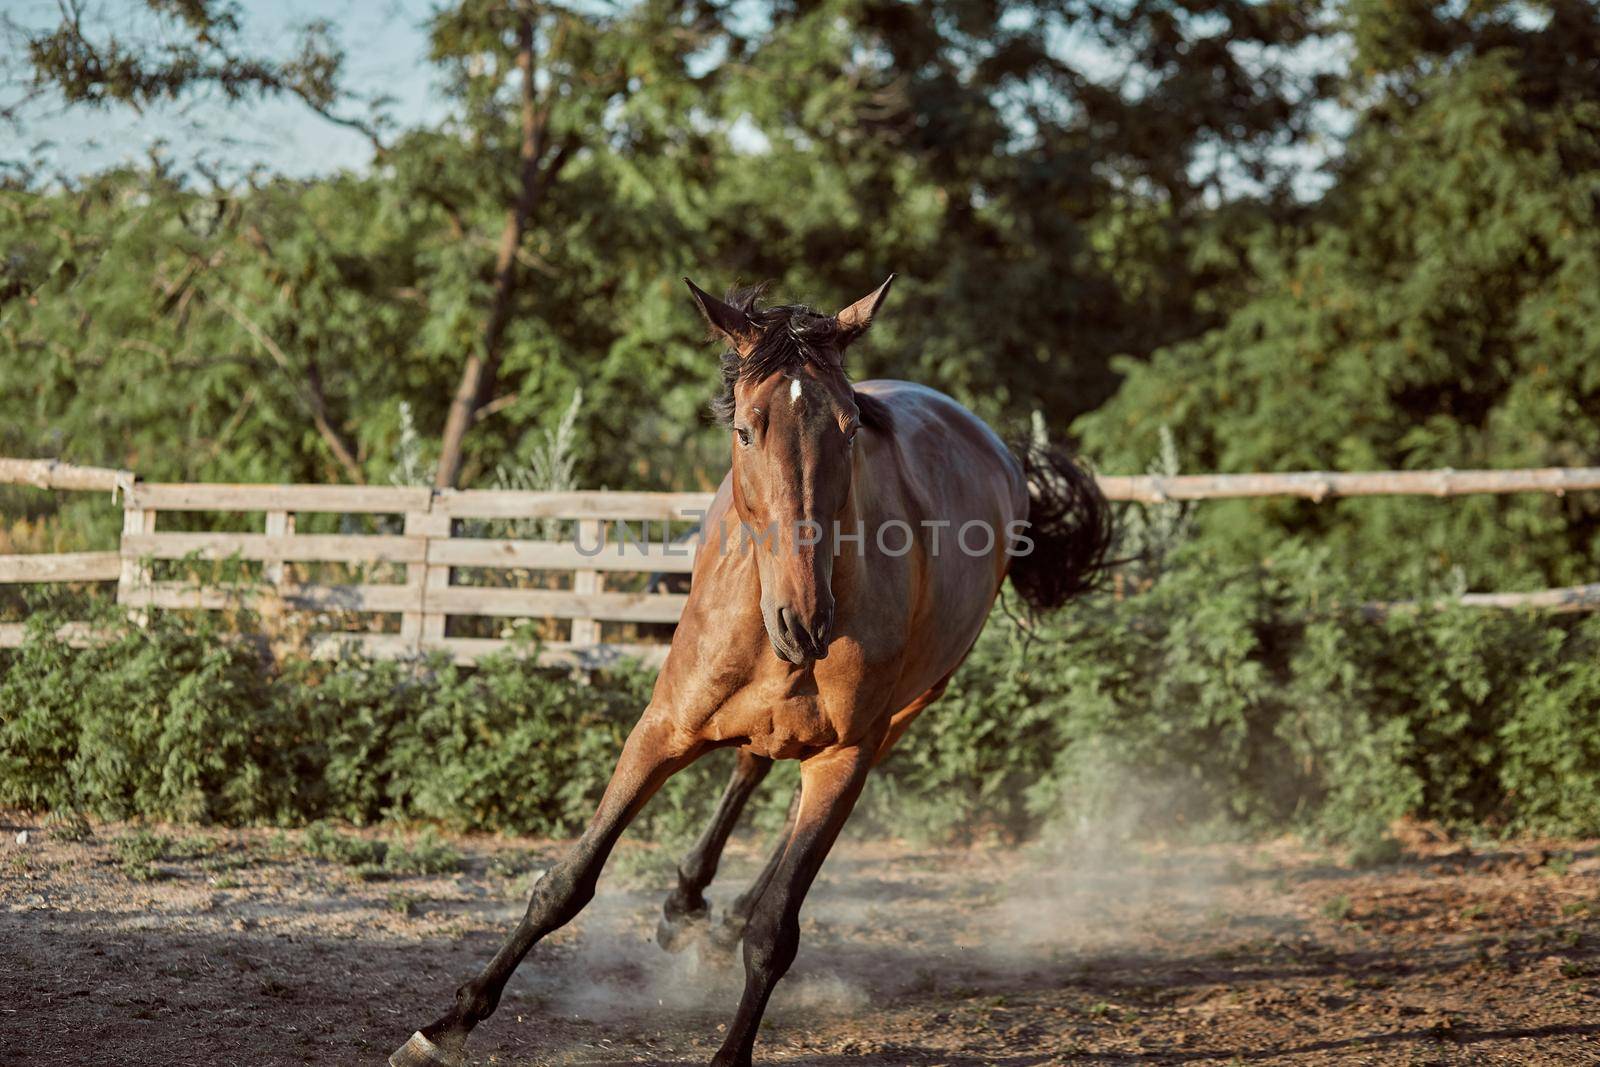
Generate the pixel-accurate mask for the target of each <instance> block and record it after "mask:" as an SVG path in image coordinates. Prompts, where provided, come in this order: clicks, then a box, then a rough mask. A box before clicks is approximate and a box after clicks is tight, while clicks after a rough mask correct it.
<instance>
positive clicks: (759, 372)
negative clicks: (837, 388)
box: [711, 285, 893, 432]
mask: <svg viewBox="0 0 1600 1067" xmlns="http://www.w3.org/2000/svg"><path fill="white" fill-rule="evenodd" d="M766 288H767V287H766V286H765V285H752V286H747V287H745V288H743V289H737V290H735V291H733V292H731V293H729V294H728V303H730V304H732V305H733V306H734V307H736V308H738V309H739V310H740V311H743V312H744V313H745V315H746V316H747V317H748V318H749V319H750V321H751V322H752V323H754V324H755V326H756V328H757V329H759V330H760V331H761V336H760V337H759V338H758V339H757V340H756V343H755V345H754V346H752V347H751V349H750V353H749V354H748V355H746V356H744V357H742V358H741V357H740V355H739V354H738V353H737V352H735V351H734V350H733V349H732V347H729V348H726V349H724V350H723V352H722V389H721V390H720V391H719V392H718V393H717V395H716V397H715V398H714V399H713V400H712V401H711V414H712V417H714V418H715V419H716V420H717V422H719V423H721V424H722V425H724V426H726V425H729V424H731V423H732V422H733V387H734V386H735V385H737V384H738V383H739V382H741V381H746V382H749V381H759V380H761V379H762V378H766V377H768V376H769V375H772V374H776V373H777V372H779V371H796V370H799V369H800V368H801V367H802V366H804V365H805V364H807V363H811V364H813V365H815V366H817V367H819V368H822V369H824V370H832V371H835V372H837V373H838V374H839V375H840V376H841V377H846V378H847V380H848V376H846V375H845V371H844V364H843V362H842V360H841V359H840V354H839V325H838V323H837V322H836V321H835V320H834V317H833V316H832V315H824V314H823V313H822V312H820V311H818V310H816V309H815V308H810V307H807V306H806V305H804V304H775V305H773V306H772V307H766V308H757V307H756V303H757V301H759V300H760V299H761V296H762V294H763V293H765V292H766ZM852 393H853V394H854V397H855V402H856V410H857V411H859V412H860V414H861V425H863V426H865V427H866V428H867V429H869V430H880V431H883V432H888V431H889V430H891V429H893V421H892V419H891V417H890V412H889V407H888V405H886V404H885V403H884V402H883V401H881V400H879V399H878V398H877V397H874V396H869V395H867V394H866V393H862V392H858V391H855V390H852Z"/></svg>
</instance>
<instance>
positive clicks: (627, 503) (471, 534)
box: [0, 459, 1600, 666]
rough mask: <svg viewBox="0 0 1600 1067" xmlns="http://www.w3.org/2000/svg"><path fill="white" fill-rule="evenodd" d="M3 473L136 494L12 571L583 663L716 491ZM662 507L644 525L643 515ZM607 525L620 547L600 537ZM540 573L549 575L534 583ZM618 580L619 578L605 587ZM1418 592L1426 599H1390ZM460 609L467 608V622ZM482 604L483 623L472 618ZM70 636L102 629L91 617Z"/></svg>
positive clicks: (1482, 598) (1337, 482) (1138, 492)
mask: <svg viewBox="0 0 1600 1067" xmlns="http://www.w3.org/2000/svg"><path fill="white" fill-rule="evenodd" d="M1100 481H1101V486H1102V488H1103V489H1104V490H1105V492H1106V495H1107V496H1108V497H1110V498H1111V499H1113V500H1121V501H1141V502H1161V501H1176V500H1214V499H1219V498H1226V497H1261V496H1296V497H1304V498H1308V499H1312V500H1323V499H1328V498H1331V497H1339V496H1374V495H1407V494H1409V495H1423V496H1445V497H1448V496H1460V495H1465V494H1469V493H1514V492H1539V493H1555V494H1562V493H1566V492H1569V491H1577V490H1592V489H1600V468H1567V469H1542V470H1512V471H1383V472H1365V473H1325V472H1298V473H1289V474H1242V475H1189V476H1179V477H1170V478H1163V477H1156V476H1141V477H1116V476H1107V477H1102V478H1101V479H1100ZM0 482H13V483H19V484H27V485H36V486H41V487H45V488H62V489H82V490H109V491H111V492H112V493H113V494H116V495H118V496H120V501H121V506H122V509H123V528H122V538H121V543H120V546H119V548H118V550H117V551H115V552H74V553H64V554H55V555H42V554H36V555H12V556H0V585H4V584H13V583H24V582H51V583H78V582H108V583H109V582H116V583H117V584H116V597H117V601H118V603H120V604H122V605H124V606H125V607H127V608H128V609H129V610H130V611H133V612H135V613H139V612H143V611H147V610H149V609H152V608H161V609H191V610H236V609H241V608H246V609H251V610H255V611H257V612H260V613H262V614H263V615H267V614H274V615H281V614H283V613H290V614H292V615H295V616H296V617H299V618H302V619H305V620H307V622H306V626H305V628H304V631H303V633H302V635H301V636H302V637H303V639H304V640H305V642H306V644H307V646H308V649H309V651H310V652H311V654H313V655H319V656H322V655H333V654H337V653H338V652H339V651H340V650H342V649H343V648H346V647H351V646H357V647H360V648H362V649H364V650H366V651H367V652H369V653H371V654H374V655H378V656H411V655H418V654H425V653H430V652H434V651H444V652H448V653H450V654H451V655H452V656H454V657H455V658H456V659H458V660H461V661H468V662H470V661H472V660H474V659H476V658H477V657H479V656H482V655H485V654H487V653H490V652H494V651H498V650H500V649H503V648H506V647H508V646H509V645H510V644H511V643H512V642H511V641H510V640H508V639H507V638H506V637H504V636H501V635H498V634H496V635H495V636H463V635H462V631H471V630H473V629H474V628H476V629H477V630H479V631H481V630H483V629H485V628H486V626H487V628H488V629H491V630H493V629H495V623H493V622H490V623H488V624H485V622H484V620H499V621H500V622H502V623H506V622H507V621H508V620H537V622H538V625H539V626H541V627H542V628H543V633H544V635H545V639H544V640H542V641H541V645H540V647H541V658H542V659H543V660H544V661H545V662H548V663H553V664H573V665H580V666H595V665H599V664H602V663H604V662H607V661H610V660H614V659H616V658H619V657H622V656H633V657H638V658H640V659H642V660H644V661H646V662H659V661H660V660H661V658H662V657H663V656H664V654H665V648H666V646H665V643H664V641H662V640H656V641H651V640H649V637H650V636H652V634H651V627H652V626H654V627H655V630H656V631H657V632H659V631H664V630H665V629H666V628H667V627H666V626H661V625H659V624H667V626H670V624H672V623H675V622H676V621H677V619H678V617H679V614H680V613H681V611H682V609H683V603H684V599H685V597H684V596H683V594H681V593H677V592H672V591H667V590H663V589H661V588H660V585H661V583H651V584H650V585H648V586H645V585H644V583H643V582H642V581H641V576H644V575H673V574H685V573H687V572H688V571H689V570H690V569H691V567H692V565H693V559H692V551H693V549H692V546H689V545H684V544H677V543H671V541H670V539H669V538H668V537H667V536H665V535H666V533H667V531H668V526H667V524H668V523H683V522H694V521H697V520H698V518H699V516H700V515H702V514H704V511H705V509H706V508H707V506H708V505H709V503H710V500H711V495H710V494H709V493H631V492H570V493H536V492H513V491H482V490H450V491H436V490H432V489H427V488H408V487H372V486H331V485H194V484H161V483H146V482H139V481H137V480H135V479H134V477H133V476H132V475H131V474H129V473H128V472H125V471H110V470H100V469H95V468H72V467H67V466H65V465H60V464H54V463H51V462H49V461H23V460H4V459H0ZM180 512H188V513H191V516H190V519H191V521H188V522H186V523H185V525H196V522H195V521H194V520H196V519H197V518H198V516H194V515H193V513H196V512H204V513H209V514H221V515H228V516H233V517H234V520H233V524H234V525H240V524H241V523H240V522H239V521H238V516H240V515H257V514H259V515H261V516H263V519H262V520H261V522H260V527H259V529H258V530H256V531H252V532H246V533H241V532H221V531H194V530H174V529H163V528H162V526H163V523H162V520H161V516H163V515H169V516H170V515H172V514H174V513H180ZM318 513H326V514H335V515H340V516H368V517H369V518H370V517H376V516H382V517H385V518H383V519H382V520H381V523H380V524H381V525H383V526H386V527H388V528H387V529H384V530H381V531H380V532H365V533H352V532H341V533H337V534H329V533H301V532H297V530H296V525H297V518H298V517H299V516H306V515H314V514H318ZM507 520H512V521H514V522H515V524H516V525H517V526H519V527H523V528H524V529H523V531H522V533H523V534H525V533H526V529H525V528H526V527H529V526H534V525H538V524H537V523H536V522H535V520H551V521H554V522H559V523H561V524H562V526H561V529H562V531H563V535H562V536H560V537H558V538H549V537H544V538H541V537H530V536H524V535H518V536H511V537H502V536H485V535H484V531H485V529H486V528H488V527H491V526H492V525H493V524H494V523H496V522H500V523H505V522H506V521H507ZM647 523H648V524H650V526H649V536H648V537H645V536H642V534H643V533H644V531H643V529H642V526H643V524H647ZM491 533H492V531H491ZM574 533H575V535H576V536H575V537H574V536H572V535H573V534H574ZM602 536H604V538H605V542H604V547H600V546H601V543H602V541H601V539H602ZM233 559H236V560H240V561H244V562H246V563H247V564H250V565H252V569H251V570H250V573H249V574H248V575H247V576H246V578H245V579H244V580H239V581H233V582H228V583H222V584H218V583H208V582H205V581H197V580H195V579H192V578H174V577H171V576H170V575H168V574H166V573H164V572H165V571H168V570H171V569H172V567H171V566H170V564H171V562H172V561H224V560H233ZM330 564H331V565H337V566H343V567H345V568H347V569H354V570H355V571H357V572H358V576H357V577H356V578H354V579H349V580H341V581H311V580H306V579H304V578H302V577H300V575H299V571H301V570H303V569H306V568H307V567H322V566H324V565H330ZM164 565H167V566H164ZM179 569H181V567H180V568H179ZM506 572H517V575H516V576H515V580H518V581H522V582H523V584H521V585H518V586H512V585H509V584H507V583H508V582H510V581H511V580H512V578H511V577H509V576H507V575H506ZM496 575H499V576H500V577H499V578H498V579H497V578H496ZM380 577H393V578H395V579H396V580H392V581H381V580H378V579H379V578H380ZM528 581H531V582H533V584H534V586H535V587H531V588H530V587H528V585H527V582H528ZM608 582H611V583H612V588H607V584H608ZM475 583H476V584H475ZM485 583H487V584H485ZM619 585H628V586H632V587H633V588H626V589H624V588H618V587H617V586H619ZM1463 601H1464V602H1466V603H1477V604H1481V605H1482V606H1486V607H1531V608H1538V609H1542V610H1557V611H1562V610H1564V611H1578V610H1591V609H1594V608H1597V607H1600V584H1596V585H1589V586H1577V587H1572V588H1568V589H1553V590H1541V591H1539V592H1536V593H1510V594H1506V593H1500V594H1494V593H1485V594H1469V596H1468V597H1466V598H1463ZM1408 606H1410V607H1414V606H1419V605H1415V604H1407V603H1396V604H1385V605H1375V606H1374V607H1376V608H1378V609H1380V610H1394V609H1398V608H1404V607H1408ZM384 616H387V617H388V618H387V620H385V619H384V618H383V617H384ZM452 619H456V620H458V621H457V622H456V623H455V624H452V623H451V621H450V620H452ZM474 619H476V620H477V623H476V624H475V626H474V624H472V623H470V622H469V620H474ZM608 629H609V630H611V631H612V632H610V633H607V632H606V631H607V630H608ZM22 630H23V627H22V626H21V625H20V624H0V647H6V646H14V645H16V644H17V643H19V642H20V641H21V639H22ZM452 631H453V632H452ZM552 634H554V636H551V635H552ZM65 636H67V637H68V638H69V639H72V640H76V641H89V640H92V639H93V635H92V634H88V633H86V632H83V631H82V630H81V629H80V630H72V631H69V632H68V633H67V634H66V635H65ZM662 636H664V635H662Z"/></svg>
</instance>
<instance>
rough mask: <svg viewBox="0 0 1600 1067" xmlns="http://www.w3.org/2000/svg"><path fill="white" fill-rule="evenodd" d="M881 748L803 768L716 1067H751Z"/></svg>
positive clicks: (842, 752) (839, 754) (747, 938)
mask: <svg viewBox="0 0 1600 1067" xmlns="http://www.w3.org/2000/svg"><path fill="white" fill-rule="evenodd" d="M875 740H876V739H875ZM876 750H877V746H876V744H867V745H858V746H853V747H850V748H840V749H833V750H831V751H828V752H823V753H819V754H818V755H815V756H812V757H811V758H810V759H807V760H806V761H805V762H804V763H803V764H801V767H800V807H799V810H798V811H797V812H796V813H795V821H794V829H793V832H792V834H791V835H790V837H789V841H788V845H787V847H785V848H784V849H783V855H782V858H781V859H780V860H779V861H778V866H777V870H776V872H775V873H774V874H773V877H772V881H771V883H770V884H769V885H768V886H767V888H766V891H765V892H764V893H762V894H761V899H760V901H758V902H757V904H756V906H755V909H754V911H753V912H752V914H751V916H750V924H749V926H748V927H747V928H746V929H745V934H744V970H745V985H744V995H743V996H742V997H741V998H740V1000H739V1010H738V1013H737V1014H736V1015H735V1016H734V1020H733V1025H732V1026H730V1027H729V1028H728V1038H727V1040H726V1041H725V1042H724V1043H723V1046H722V1048H721V1049H720V1050H719V1051H718V1052H717V1055H716V1057H715V1058H714V1059H713V1060H712V1061H711V1065H712V1067H750V1057H751V1054H752V1052H753V1051H754V1049H755V1042H756V1032H757V1030H758V1029H759V1028H760V1026H761V1016H762V1014H763V1013H765V1011H766V1009H767V1001H768V1000H769V999H770V998H771V996H772V989H773V987H774V986H776V985H777V984H778V980H779V979H780V978H782V977H783V975H784V974H785V972H787V971H788V970H789V965H790V964H792V963H793V962H794V957H795V953H796V952H797V951H798V950H799V948H800V905H801V904H802V903H803V902H804V900H805V896H806V891H807V890H809V889H810V888H811V883H812V881H813V880H814V879H815V878H816V876H817V871H819V870H820V869H821V868H822V861H823V860H824V859H826V858H827V856H828V850H829V849H831V848H832V847H833V843H834V841H835V840H837V839H838V837H839V830H840V828H841V827H843V826H844V823H845V820H846V819H847V818H849V817H850V811H851V809H852V808H854V807H855V803H856V798H857V797H859V796H860V795H861V787H862V785H863V784H865V782H866V779H867V772H868V771H869V770H871V768H872V757H873V754H874V753H875V752H876Z"/></svg>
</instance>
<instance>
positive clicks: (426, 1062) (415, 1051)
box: [389, 1030, 467, 1067]
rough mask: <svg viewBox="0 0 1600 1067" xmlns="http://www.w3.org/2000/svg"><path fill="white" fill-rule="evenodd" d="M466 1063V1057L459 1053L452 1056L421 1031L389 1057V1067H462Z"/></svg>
mask: <svg viewBox="0 0 1600 1067" xmlns="http://www.w3.org/2000/svg"><path fill="white" fill-rule="evenodd" d="M466 1062H467V1058H466V1057H465V1056H462V1055H460V1054H459V1053H457V1054H456V1055H454V1056H452V1055H450V1054H449V1053H447V1052H445V1050H444V1049H442V1048H440V1047H439V1046H438V1045H435V1044H434V1043H433V1042H432V1041H429V1040H428V1039H427V1038H425V1037H423V1036H422V1031H421V1030H418V1031H417V1032H416V1033H414V1034H412V1035H411V1039H410V1040H409V1041H407V1042H406V1043H405V1044H403V1045H401V1046H400V1047H399V1048H398V1049H396V1050H395V1053H394V1055H393V1056H390V1057H389V1067H462V1065H463V1064H465V1063H466Z"/></svg>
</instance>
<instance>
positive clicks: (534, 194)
mask: <svg viewBox="0 0 1600 1067" xmlns="http://www.w3.org/2000/svg"><path fill="white" fill-rule="evenodd" d="M534 28H535V27H534V21H533V16H532V15H531V14H529V15H526V16H524V18H523V19H522V23H521V26H520V28H519V30H518V45H519V48H518V53H517V69H518V70H519V71H520V72H521V74H522V146H521V151H520V158H521V160H522V187H521V190H520V192H519V193H518V195H517V200H516V203H514V204H513V205H512V206H511V207H510V209H509V210H507V212H506V222H505V226H504V228H503V229H502V230H501V231H500V248H499V250H498V251H497V252H496V254H495V266H494V296H493V297H492V299H491V300H490V303H489V315H488V318H487V319H486V321H485V322H484V327H483V340H482V342H481V344H480V345H479V346H478V350H477V351H475V352H473V353H472V354H471V355H470V356H468V357H467V362H466V364H465V365H464V366H463V367H462V368H461V380H460V382H458V383H457V385H456V392H455V396H454V398H453V399H452V400H451V401H450V413H449V415H448V416H446V418H445V424H444V434H443V438H442V440H441V444H440V449H439V469H438V473H437V474H436V475H435V477H434V484H435V485H436V486H437V487H438V488H440V489H451V488H454V487H455V484H456V480H457V479H458V478H460V477H461V459H462V445H463V443H464V441H465V439H466V436H467V431H468V430H470V429H471V428H472V423H473V421H474V419H475V417H476V416H477V413H478V409H479V408H480V407H481V406H482V405H483V404H484V403H485V402H486V401H487V400H488V398H489V395H490V394H491V393H492V392H493V390H494V383H495V378H496V376H497V375H498V374H499V372H500V357H501V351H502V343H503V341H504V339H505V332H506V324H507V323H508V322H509V321H510V318H511V299H512V296H513V294H514V292H515V290H516V285H517V249H518V248H519V247H521V245H522V236H523V234H524V233H526V232H527V228H528V222H529V220H530V219H531V218H532V216H533V213H534V211H535V210H536V209H537V207H538V204H539V200H540V197H541V194H542V193H543V191H544V185H545V182H546V181H547V180H548V179H549V178H551V177H553V176H554V173H555V171H556V169H557V168H558V167H559V165H560V164H561V163H562V162H564V161H565V152H563V153H561V154H559V155H558V156H557V158H556V160H554V161H552V165H551V166H550V167H549V168H548V169H546V170H545V171H544V173H543V174H542V175H541V173H540V170H539V164H540V162H541V160H542V157H543V156H544V154H545V147H546V146H545V134H546V131H547V129H548V126H549V117H550V116H549V111H548V108H546V109H545V110H543V111H541V109H540V108H539V106H538V98H537V94H536V91H535V86H534V78H533V44H534Z"/></svg>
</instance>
